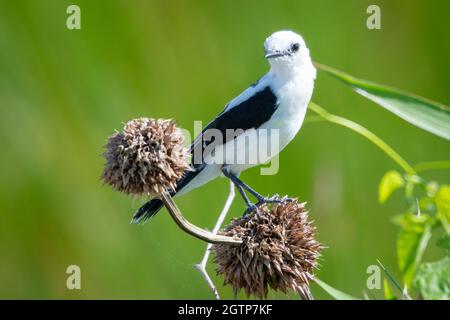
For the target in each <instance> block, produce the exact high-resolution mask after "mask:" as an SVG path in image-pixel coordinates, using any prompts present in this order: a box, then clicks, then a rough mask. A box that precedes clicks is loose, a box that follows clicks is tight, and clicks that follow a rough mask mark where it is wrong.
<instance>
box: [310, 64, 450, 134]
mask: <svg viewBox="0 0 450 320" xmlns="http://www.w3.org/2000/svg"><path fill="white" fill-rule="evenodd" d="M315 65H316V67H317V68H318V69H320V70H322V71H324V72H326V73H328V74H330V75H332V76H334V77H335V78H338V79H340V80H341V81H343V82H344V83H346V84H348V85H349V86H350V87H352V88H353V89H354V90H355V91H356V92H357V93H359V94H360V95H362V96H364V97H366V98H367V99H369V100H371V101H373V102H375V103H376V104H378V105H380V106H382V107H383V108H385V109H387V110H389V111H390V112H392V113H394V114H396V115H397V116H399V117H400V118H402V119H403V120H406V121H408V122H409V123H411V124H413V125H415V126H417V127H419V128H421V129H423V130H426V131H428V132H431V133H433V134H435V135H437V136H440V137H442V138H444V139H447V140H450V108H449V107H448V106H445V105H443V104H440V103H437V102H434V101H431V100H428V99H425V98H422V97H419V96H416V95H413V94H411V93H406V92H403V91H400V90H397V89H394V88H390V87H387V86H383V85H380V84H377V83H373V82H369V81H366V80H362V79H358V78H355V77H353V76H351V75H349V74H347V73H345V72H342V71H340V70H337V69H334V68H332V67H329V66H326V65H322V64H318V63H316V64H315Z"/></svg>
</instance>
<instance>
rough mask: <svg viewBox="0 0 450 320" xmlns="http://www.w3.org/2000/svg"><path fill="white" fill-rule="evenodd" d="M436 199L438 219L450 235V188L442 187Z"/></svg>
mask: <svg viewBox="0 0 450 320" xmlns="http://www.w3.org/2000/svg"><path fill="white" fill-rule="evenodd" d="M435 199H436V208H437V211H438V217H439V219H440V220H441V222H442V225H443V226H444V228H445V230H446V231H447V233H449V234H450V186H446V185H445V186H442V187H441V188H440V190H439V192H438V193H437V195H436V197H435Z"/></svg>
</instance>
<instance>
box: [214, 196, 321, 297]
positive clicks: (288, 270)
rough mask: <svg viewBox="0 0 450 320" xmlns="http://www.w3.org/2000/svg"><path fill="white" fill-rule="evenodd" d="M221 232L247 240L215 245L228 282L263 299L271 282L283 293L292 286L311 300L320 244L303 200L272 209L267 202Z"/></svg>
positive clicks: (271, 284)
mask: <svg viewBox="0 0 450 320" xmlns="http://www.w3.org/2000/svg"><path fill="white" fill-rule="evenodd" d="M222 234H223V235H226V236H238V237H240V238H241V239H242V240H243V243H242V244H241V245H239V246H231V245H227V244H216V245H214V246H213V249H212V250H214V252H215V259H214V261H215V262H216V264H217V273H218V274H222V275H223V277H224V284H230V285H231V286H233V288H234V289H235V290H240V289H244V290H245V292H246V294H247V296H250V295H254V296H256V297H258V298H261V299H263V298H266V297H267V292H268V287H271V288H272V289H274V290H280V291H282V292H284V293H286V292H287V290H288V289H292V290H294V291H296V292H297V293H299V294H300V296H301V297H302V298H303V299H312V296H311V293H310V291H309V286H308V281H309V280H311V279H313V271H314V269H315V268H316V267H317V264H318V258H319V256H320V250H321V248H322V246H321V244H320V243H319V242H317V241H316V240H315V227H314V226H313V225H312V223H311V222H310V221H308V212H307V211H306V210H305V204H304V203H299V202H298V201H297V200H294V201H291V202H285V203H283V204H274V205H272V207H271V208H269V207H268V206H267V205H265V204H264V205H262V206H260V207H259V208H258V211H256V210H255V211H253V212H252V213H250V214H248V215H247V216H244V217H242V218H238V219H234V220H233V221H232V222H231V224H230V225H229V226H227V227H226V228H225V229H224V231H222Z"/></svg>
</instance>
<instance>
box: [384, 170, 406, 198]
mask: <svg viewBox="0 0 450 320" xmlns="http://www.w3.org/2000/svg"><path fill="white" fill-rule="evenodd" d="M404 184H405V181H404V180H403V177H402V175H401V174H400V173H398V172H397V171H389V172H387V173H386V174H385V175H384V176H383V178H382V179H381V182H380V186H379V187H378V201H379V202H380V203H384V202H386V200H387V199H388V198H389V197H390V196H391V194H392V193H393V192H394V191H395V190H397V189H400V188H401V187H403V186H404Z"/></svg>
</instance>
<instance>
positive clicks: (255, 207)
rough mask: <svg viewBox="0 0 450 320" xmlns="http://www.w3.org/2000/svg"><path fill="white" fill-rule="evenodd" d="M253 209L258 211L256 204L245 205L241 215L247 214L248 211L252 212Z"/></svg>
mask: <svg viewBox="0 0 450 320" xmlns="http://www.w3.org/2000/svg"><path fill="white" fill-rule="evenodd" d="M253 211H256V212H258V206H257V205H256V204H250V205H248V206H247V209H246V210H245V211H244V214H243V215H242V216H243V217H245V216H247V215H249V214H250V213H252V212H253Z"/></svg>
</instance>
